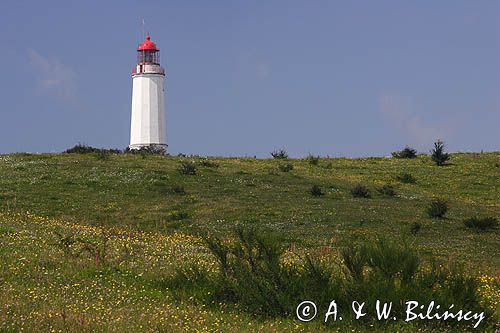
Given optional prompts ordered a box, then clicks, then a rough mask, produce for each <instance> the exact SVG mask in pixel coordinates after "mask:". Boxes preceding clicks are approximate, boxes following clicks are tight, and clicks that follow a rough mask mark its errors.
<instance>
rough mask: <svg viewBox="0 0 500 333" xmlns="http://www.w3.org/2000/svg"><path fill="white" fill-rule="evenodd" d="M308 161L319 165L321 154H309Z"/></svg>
mask: <svg viewBox="0 0 500 333" xmlns="http://www.w3.org/2000/svg"><path fill="white" fill-rule="evenodd" d="M307 161H308V162H309V164H310V165H318V164H319V156H314V155H311V154H309V156H307Z"/></svg>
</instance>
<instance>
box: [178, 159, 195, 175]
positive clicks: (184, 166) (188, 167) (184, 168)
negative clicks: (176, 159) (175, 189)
mask: <svg viewBox="0 0 500 333" xmlns="http://www.w3.org/2000/svg"><path fill="white" fill-rule="evenodd" d="M178 170H179V172H180V173H182V174H183V175H196V173H197V171H198V167H197V166H196V162H195V161H192V160H184V161H181V164H180V166H179V168H178Z"/></svg>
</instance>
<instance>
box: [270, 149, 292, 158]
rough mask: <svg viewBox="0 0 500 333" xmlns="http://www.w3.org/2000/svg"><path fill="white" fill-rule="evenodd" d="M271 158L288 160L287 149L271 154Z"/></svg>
mask: <svg viewBox="0 0 500 333" xmlns="http://www.w3.org/2000/svg"><path fill="white" fill-rule="evenodd" d="M271 156H272V157H273V158H276V159H286V158H288V153H287V152H286V150H285V149H277V150H275V151H273V152H271Z"/></svg>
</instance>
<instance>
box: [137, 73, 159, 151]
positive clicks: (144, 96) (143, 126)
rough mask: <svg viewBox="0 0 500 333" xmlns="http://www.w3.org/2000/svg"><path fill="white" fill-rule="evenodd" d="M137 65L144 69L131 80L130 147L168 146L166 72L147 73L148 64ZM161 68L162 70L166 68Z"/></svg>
mask: <svg viewBox="0 0 500 333" xmlns="http://www.w3.org/2000/svg"><path fill="white" fill-rule="evenodd" d="M153 66H154V65H153ZM153 66H152V67H153ZM137 67H138V68H137V69H138V72H139V73H141V72H142V73H141V74H134V75H133V80H132V82H133V84H132V121H131V129H130V146H129V147H130V149H140V148H141V147H151V146H153V147H161V148H164V149H166V148H167V138H166V124H165V75H164V74H163V73H158V74H157V73H154V74H153V73H144V71H146V68H144V69H142V68H140V69H139V66H137ZM141 67H142V66H141ZM144 67H146V66H144ZM147 67H149V66H147ZM155 67H156V66H155ZM158 67H159V66H158ZM151 69H152V70H153V68H151ZM155 69H156V68H155ZM161 71H162V72H163V69H161Z"/></svg>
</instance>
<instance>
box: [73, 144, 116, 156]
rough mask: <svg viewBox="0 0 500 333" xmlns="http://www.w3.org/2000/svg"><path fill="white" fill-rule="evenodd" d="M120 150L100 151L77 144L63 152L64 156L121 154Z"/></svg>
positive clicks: (99, 149)
mask: <svg viewBox="0 0 500 333" xmlns="http://www.w3.org/2000/svg"><path fill="white" fill-rule="evenodd" d="M121 152H122V151H121V150H119V149H101V148H95V147H91V146H87V145H84V144H81V143H79V144H77V145H75V146H74V147H72V148H69V149H67V150H65V151H64V153H66V154H93V153H97V154H106V153H107V154H121Z"/></svg>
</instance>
